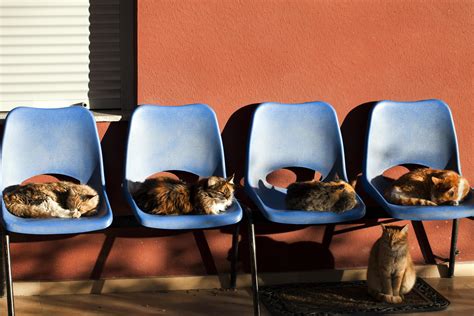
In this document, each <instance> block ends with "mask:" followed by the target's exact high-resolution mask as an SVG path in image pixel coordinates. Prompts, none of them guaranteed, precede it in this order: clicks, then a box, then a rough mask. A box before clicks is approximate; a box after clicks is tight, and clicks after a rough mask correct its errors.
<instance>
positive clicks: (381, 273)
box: [367, 224, 416, 304]
mask: <svg viewBox="0 0 474 316" xmlns="http://www.w3.org/2000/svg"><path fill="white" fill-rule="evenodd" d="M382 229H383V231H382V236H381V237H380V238H379V239H378V240H377V241H376V242H375V244H374V245H373V246H372V250H371V251H370V257H369V266H368V268H367V286H368V290H369V294H370V295H371V296H373V297H374V298H375V299H377V300H379V301H382V302H387V303H391V304H398V303H401V302H402V301H403V295H404V294H407V293H408V292H410V291H411V289H412V288H413V286H414V285H415V282H416V272H415V267H414V266H413V261H412V260H411V256H410V251H409V249H410V247H409V245H408V238H407V236H408V225H405V226H385V225H384V224H382Z"/></svg>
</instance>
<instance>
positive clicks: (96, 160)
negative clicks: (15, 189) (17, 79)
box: [1, 106, 104, 189]
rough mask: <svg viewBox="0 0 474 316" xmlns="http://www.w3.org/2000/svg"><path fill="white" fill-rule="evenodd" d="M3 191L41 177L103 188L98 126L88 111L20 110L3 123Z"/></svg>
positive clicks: (65, 109) (13, 111)
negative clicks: (63, 177)
mask: <svg viewBox="0 0 474 316" xmlns="http://www.w3.org/2000/svg"><path fill="white" fill-rule="evenodd" d="M1 168H2V173H1V175H2V185H1V187H2V189H3V188H5V187H7V186H10V185H14V184H19V183H21V182H23V181H24V180H26V179H28V178H31V177H33V176H36V175H40V174H47V173H52V174H62V175H67V176H70V177H73V178H75V179H77V180H79V181H81V183H91V182H92V183H95V184H96V185H102V186H103V185H104V174H103V166H102V152H101V148H100V142H99V137H98V134H97V126H96V123H95V120H94V117H93V116H92V114H91V113H90V111H89V110H87V109H85V108H82V107H79V106H73V107H68V108H59V109H39V108H29V107H20V108H16V109H14V110H12V111H11V112H10V113H9V114H8V116H7V118H6V122H5V130H4V135H3V143H2V166H1Z"/></svg>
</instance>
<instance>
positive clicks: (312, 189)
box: [285, 176, 357, 213]
mask: <svg viewBox="0 0 474 316" xmlns="http://www.w3.org/2000/svg"><path fill="white" fill-rule="evenodd" d="M285 203H286V207H287V209H290V210H305V211H322V212H335V213H341V212H344V211H347V210H350V209H353V208H354V207H355V206H356V205H357V200H356V193H355V190H354V188H353V187H352V186H351V185H350V184H348V183H347V182H345V181H343V180H339V178H338V177H337V176H336V178H335V179H334V180H333V181H330V182H322V181H319V180H312V181H304V182H294V183H292V184H290V185H289V186H288V188H287V194H286V197H285Z"/></svg>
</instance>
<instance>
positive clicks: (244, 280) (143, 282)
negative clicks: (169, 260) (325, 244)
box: [14, 262, 474, 296]
mask: <svg viewBox="0 0 474 316" xmlns="http://www.w3.org/2000/svg"><path fill="white" fill-rule="evenodd" d="M416 270H417V274H418V276H420V277H422V278H439V277H446V276H447V272H448V267H447V265H444V264H440V265H423V266H417V267H416ZM455 276H474V262H460V263H457V264H456V271H455ZM259 277H260V278H259V280H260V284H261V285H270V284H284V283H303V282H337V281H353V280H365V278H366V269H365V268H363V269H346V270H318V271H304V272H284V273H262V274H260V275H259ZM228 285H229V275H228V274H221V275H217V276H216V275H209V276H176V277H150V278H123V279H104V280H83V281H81V280H79V281H35V282H27V281H26V282H15V283H14V291H15V295H18V296H32V295H67V294H91V293H93V294H100V293H127V292H151V291H162V290H168V291H170V290H193V289H214V288H220V287H228ZM250 286H251V276H250V274H239V275H238V276H237V287H239V288H243V287H250Z"/></svg>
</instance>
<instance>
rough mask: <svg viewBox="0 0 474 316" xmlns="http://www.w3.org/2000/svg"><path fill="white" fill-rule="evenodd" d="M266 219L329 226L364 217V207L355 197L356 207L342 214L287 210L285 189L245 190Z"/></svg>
mask: <svg viewBox="0 0 474 316" xmlns="http://www.w3.org/2000/svg"><path fill="white" fill-rule="evenodd" d="M247 193H248V194H249V195H250V196H251V197H252V200H253V201H254V202H255V203H256V204H257V206H258V208H259V209H260V211H261V212H262V214H263V215H264V216H265V218H266V219H268V220H269V221H272V222H276V223H282V224H302V225H310V224H330V223H339V222H347V221H352V220H357V219H360V218H362V217H363V216H364V215H365V205H364V203H363V202H362V199H361V198H360V197H359V196H358V195H357V196H356V198H357V206H356V207H355V208H353V209H351V210H347V211H345V212H342V213H334V212H320V211H305V210H300V211H298V210H288V209H286V206H285V195H286V189H283V188H278V187H273V186H268V185H263V182H262V181H260V187H259V188H257V189H256V188H250V189H247Z"/></svg>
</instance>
